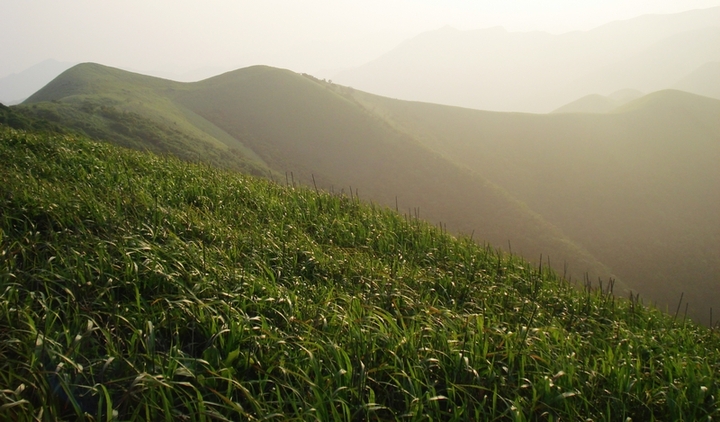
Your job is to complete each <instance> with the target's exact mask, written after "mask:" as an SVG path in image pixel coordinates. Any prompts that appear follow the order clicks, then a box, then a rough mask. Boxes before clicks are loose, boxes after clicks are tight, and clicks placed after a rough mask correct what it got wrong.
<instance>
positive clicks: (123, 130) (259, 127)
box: [14, 64, 720, 323]
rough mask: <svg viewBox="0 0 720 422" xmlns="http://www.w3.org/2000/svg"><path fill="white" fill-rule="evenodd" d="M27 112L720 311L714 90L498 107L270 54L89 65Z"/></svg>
mask: <svg viewBox="0 0 720 422" xmlns="http://www.w3.org/2000/svg"><path fill="white" fill-rule="evenodd" d="M616 94H618V95H619V94H623V95H625V94H627V93H623V92H620V93H616ZM630 94H632V92H631V93H630ZM635 94H636V93H635ZM611 98H612V99H613V100H618V98H616V96H615V94H613V96H611ZM14 109H15V110H18V112H22V113H26V114H28V115H32V116H45V115H46V114H48V116H47V117H52V116H53V115H52V113H51V112H53V113H55V116H56V117H57V118H55V119H54V120H53V119H51V118H46V120H47V121H50V122H60V123H67V124H70V125H71V126H73V127H74V128H76V129H77V128H80V129H82V128H85V129H84V132H85V133H87V134H90V135H93V136H95V137H98V138H102V139H109V140H112V141H113V142H116V143H119V144H121V145H128V146H134V147H135V148H138V149H149V150H151V151H156V152H162V153H172V154H174V155H178V156H180V157H183V158H185V159H190V160H191V161H197V160H204V161H207V162H211V163H214V164H220V165H224V166H225V167H231V168H236V169H241V170H243V171H248V170H249V171H252V172H254V173H256V174H262V175H268V174H269V175H270V178H274V179H275V180H283V181H285V180H287V183H288V184H293V183H298V182H299V183H301V184H305V185H308V186H313V185H315V186H317V187H318V188H320V189H324V190H328V191H335V192H341V191H344V192H349V191H350V190H351V189H352V191H353V192H352V193H353V196H354V195H356V194H358V193H359V195H360V197H361V198H363V199H366V200H370V201H373V202H375V203H377V204H381V205H384V206H388V207H390V208H397V209H398V210H399V211H400V212H403V213H408V214H410V215H413V216H417V215H419V216H420V217H421V218H423V219H426V220H428V221H430V222H432V223H435V224H437V223H440V222H441V223H442V224H443V225H446V226H447V229H448V230H449V231H450V232H454V233H456V232H463V233H466V234H470V233H474V234H473V237H474V238H475V239H476V240H478V241H480V242H488V243H490V244H492V245H494V246H496V247H498V246H500V247H504V248H506V249H512V250H513V251H514V252H516V253H520V254H522V255H523V256H525V257H526V258H529V259H531V260H535V261H536V262H537V260H538V259H539V258H540V255H541V254H542V255H543V257H544V259H543V260H544V261H546V263H547V259H548V256H549V258H550V264H551V265H552V266H553V267H554V268H555V269H556V270H558V271H564V270H565V268H566V266H567V268H568V274H569V275H572V277H573V278H574V279H576V280H582V279H584V278H585V277H586V275H585V274H586V273H588V277H589V278H590V279H591V280H596V279H597V277H598V276H600V277H602V278H603V279H608V278H609V277H611V276H614V277H616V278H617V279H618V280H619V283H622V285H620V284H619V285H618V291H622V292H623V294H626V293H627V291H626V288H629V289H632V290H633V291H635V292H640V293H641V297H643V298H645V299H646V300H647V301H650V302H657V303H658V306H659V307H661V308H663V309H668V310H670V311H672V310H673V309H675V307H676V306H677V303H678V301H679V300H680V297H681V295H682V296H683V304H682V305H681V306H685V304H688V305H689V313H690V315H692V317H693V318H695V319H697V320H699V321H704V322H708V323H709V322H710V321H709V317H710V309H711V308H714V309H715V311H716V312H717V311H718V309H720V291H719V290H718V289H717V283H718V277H717V274H720V220H719V219H720V217H719V216H718V213H717V212H716V210H717V209H718V208H719V207H720V190H718V189H717V186H720V170H718V169H719V168H720V167H718V166H717V164H716V163H717V162H718V161H720V142H718V140H719V139H720V123H718V122H720V120H718V116H719V115H720V102H719V101H716V100H713V99H709V98H704V97H699V96H695V95H691V94H687V93H682V92H678V91H662V92H658V93H654V94H651V95H647V96H645V97H642V98H639V99H637V100H634V101H631V102H630V103H627V104H625V105H623V106H622V107H620V108H619V109H617V110H616V111H614V112H612V113H608V114H604V115H600V114H597V115H592V114H584V115H582V114H552V115H533V114H522V113H493V112H483V111H478V110H469V109H461V108H456V107H446V106H439V105H432V104H422V103H412V102H405V101H398V100H391V99H388V98H383V97H377V96H374V95H370V94H366V93H363V92H361V91H356V90H353V89H351V88H346V87H342V86H338V85H334V84H331V83H327V82H324V81H319V80H317V79H315V78H313V77H311V76H307V75H305V76H303V75H298V74H295V73H292V72H289V71H285V70H280V69H274V68H270V67H265V66H256V67H251V68H247V69H241V70H238V71H233V72H228V73H226V74H223V75H220V76H217V77H214V78H210V79H207V80H205V81H200V82H196V83H190V84H180V83H175V82H170V81H163V80H161V79H157V78H149V77H144V76H142V75H137V74H132V73H128V72H123V71H119V70H117V69H112V68H107V67H104V66H100V65H94V64H85V65H80V66H77V67H75V68H73V69H70V70H69V71H68V72H66V73H65V74H63V75H61V77H59V78H58V79H57V80H56V81H54V82H53V83H51V84H49V85H48V86H46V87H45V88H44V89H43V90H41V91H40V92H38V93H37V94H36V95H35V96H33V97H32V98H31V99H29V100H28V102H27V104H25V105H23V106H20V107H16V108H14ZM93 129H98V133H95V132H94V131H93ZM146 132H150V135H149V136H145V135H143V134H145V133H146ZM285 175H287V179H286V176H285Z"/></svg>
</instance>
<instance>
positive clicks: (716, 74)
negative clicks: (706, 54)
mask: <svg viewBox="0 0 720 422" xmlns="http://www.w3.org/2000/svg"><path fill="white" fill-rule="evenodd" d="M673 88H675V89H679V90H681V91H687V92H692V93H693V94H698V95H704V96H706V97H712V98H717V99H720V62H712V63H705V64H704V65H702V66H700V67H699V68H697V69H695V70H694V71H693V72H691V73H690V74H689V75H687V76H685V77H683V78H682V79H680V80H679V81H678V82H677V83H676V84H675V85H674V86H673Z"/></svg>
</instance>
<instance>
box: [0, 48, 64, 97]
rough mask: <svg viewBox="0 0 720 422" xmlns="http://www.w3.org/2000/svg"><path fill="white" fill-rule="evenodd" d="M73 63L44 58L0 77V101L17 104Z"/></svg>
mask: <svg viewBox="0 0 720 422" xmlns="http://www.w3.org/2000/svg"><path fill="white" fill-rule="evenodd" d="M74 64H75V63H68V62H59V61H56V60H52V59H49V60H45V61H43V62H41V63H38V64H36V65H35V66H32V67H30V68H28V69H26V70H23V71H22V72H19V73H13V74H11V75H8V76H5V77H4V78H2V79H0V103H3V104H5V105H11V104H19V103H21V102H22V101H24V100H25V99H26V98H27V97H29V96H30V95H32V94H33V93H34V92H35V91H37V90H39V89H40V88H42V87H43V86H44V85H45V84H47V83H48V82H50V81H52V80H53V79H54V78H55V77H56V76H58V75H59V74H61V73H62V72H64V71H65V70H67V69H69V68H70V67H72V66H73V65H74Z"/></svg>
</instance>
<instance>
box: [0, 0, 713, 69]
mask: <svg viewBox="0 0 720 422" xmlns="http://www.w3.org/2000/svg"><path fill="white" fill-rule="evenodd" d="M713 6H720V0H582V1H579V0H362V1H360V0H307V1H297V0H294V1H291V0H261V1H260V0H252V1H248V0H236V1H231V0H207V1H196V0H172V1H171V0H123V1H120V0H102V1H100V0H64V1H58V0H2V1H0V39H2V42H1V43H0V77H3V76H6V75H8V74H10V73H14V72H19V71H22V70H24V69H26V68H28V67H30V66H32V65H35V64H37V63H39V62H41V61H43V60H45V59H50V58H53V59H56V60H59V61H65V62H86V61H93V62H99V63H102V64H106V65H110V66H116V67H121V68H125V69H131V70H137V71H142V72H145V73H153V74H158V75H163V76H173V75H174V76H175V77H177V78H179V79H190V78H193V76H194V75H197V77H199V76H210V75H213V74H216V73H219V72H220V71H224V70H231V69H235V68H239V67H244V66H248V65H252V64H269V65H273V66H279V67H286V68H290V69H292V70H295V71H298V72H309V73H313V74H315V75H318V76H321V77H325V76H328V75H332V74H333V73H334V72H335V71H336V70H340V69H342V68H348V67H353V66H358V65H360V64H363V63H365V62H367V61H369V60H371V59H373V58H375V57H377V56H378V55H380V54H382V53H384V52H386V51H388V50H390V49H392V48H393V47H394V46H396V45H397V44H398V43H399V42H401V41H403V40H404V39H407V38H410V37H412V36H414V35H417V34H419V33H421V32H424V31H428V30H432V29H437V28H440V27H442V26H445V25H451V26H453V27H455V28H458V29H479V28H487V27H491V26H503V27H505V28H507V29H508V30H515V31H528V30H543V31H549V32H553V33H562V32H567V31H569V30H586V29H590V28H593V27H596V26H599V25H601V24H603V23H607V22H610V21H613V20H619V19H627V18H631V17H635V16H638V15H642V14H648V13H673V12H679V11H684V10H690V9H699V8H706V7H713ZM198 70H199V72H198ZM193 71H194V73H188V72H193Z"/></svg>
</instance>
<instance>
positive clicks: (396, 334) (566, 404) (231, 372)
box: [0, 125, 720, 422]
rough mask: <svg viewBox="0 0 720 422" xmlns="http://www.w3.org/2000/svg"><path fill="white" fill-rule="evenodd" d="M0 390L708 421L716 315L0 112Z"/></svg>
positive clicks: (271, 406) (129, 401)
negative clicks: (703, 317) (628, 294)
mask: <svg viewBox="0 0 720 422" xmlns="http://www.w3.org/2000/svg"><path fill="white" fill-rule="evenodd" d="M0 209H2V210H3V213H2V218H0V292H2V294H0V344H2V348H1V349H0V353H1V354H2V365H0V379H2V380H3V390H2V391H0V406H2V412H3V413H2V416H3V419H7V420H13V421H21V422H24V421H34V420H38V419H40V420H128V421H136V420H163V419H165V420H167V419H169V418H172V419H177V420H203V419H205V420H209V419H213V420H260V419H266V418H267V417H268V416H271V417H272V418H275V419H283V420H305V419H313V420H316V419H317V420H356V419H357V420H407V419H410V420H427V419H432V420H470V419H471V420H504V419H509V418H510V417H512V418H513V419H522V420H535V419H546V418H552V419H554V420H578V419H588V418H591V419H593V420H614V419H622V420H625V419H627V418H632V419H633V420H653V419H661V418H662V419H666V418H668V419H672V420H706V419H709V418H713V417H716V416H717V415H718V414H719V413H720V399H719V398H720V381H719V380H718V377H717V368H718V367H719V366H720V355H718V354H717V353H716V352H717V349H718V348H720V338H719V337H718V335H717V332H714V331H711V330H709V329H705V328H702V327H698V326H696V325H694V324H692V323H688V322H684V321H682V320H676V319H673V318H672V317H670V316H667V315H664V314H662V313H660V312H658V311H657V310H653V309H649V308H647V307H644V306H642V305H641V304H639V303H637V302H636V301H634V300H633V301H629V300H623V299H615V298H614V297H612V296H611V295H609V294H608V289H606V290H602V291H601V290H587V289H586V290H580V289H574V288H572V286H571V285H569V284H568V283H566V282H565V281H563V280H561V279H559V278H558V277H556V276H555V275H554V274H552V273H551V272H549V271H548V270H547V268H542V269H540V268H533V267H532V266H531V265H529V264H528V263H526V262H523V261H521V260H519V259H517V257H512V256H507V255H504V254H500V253H497V251H495V250H493V249H492V248H482V247H480V246H478V245H476V244H475V243H473V242H471V241H469V239H456V238H453V237H452V236H449V235H448V234H447V233H444V232H443V231H441V230H439V229H438V228H435V227H432V226H430V225H428V224H425V223H423V222H420V221H417V220H414V219H413V220H411V221H408V220H407V219H405V218H403V217H402V216H400V215H398V214H396V213H394V212H391V211H389V210H387V209H381V208H378V207H370V206H367V205H363V204H360V203H358V201H354V200H350V199H349V198H347V197H344V196H338V195H329V194H324V193H320V194H318V193H316V192H314V191H313V190H311V189H306V188H290V187H281V186H279V185H277V184H274V183H270V182H269V181H266V180H260V179H257V178H253V177H248V176H243V175H239V174H238V173H236V172H228V171H220V170H218V169H214V168H211V167H208V166H205V165H202V166H200V165H193V164H188V163H186V162H182V161H180V160H177V159H175V158H173V157H169V158H168V157H158V156H155V155H152V154H148V153H138V152H134V151H128V150H125V149H122V148H118V147H115V146H112V145H108V144H99V143H95V142H91V141H89V140H87V139H84V138H81V137H75V136H49V135H48V134H45V133H37V132H19V131H13V130H9V129H7V128H6V127H5V126H4V125H0Z"/></svg>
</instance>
